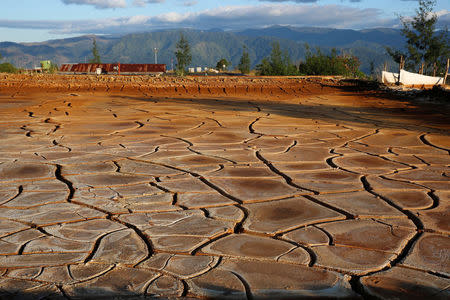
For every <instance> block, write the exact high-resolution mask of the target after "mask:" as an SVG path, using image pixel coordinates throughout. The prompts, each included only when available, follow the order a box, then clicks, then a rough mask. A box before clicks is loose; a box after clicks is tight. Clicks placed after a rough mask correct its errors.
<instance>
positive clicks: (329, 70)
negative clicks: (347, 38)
mask: <svg viewBox="0 0 450 300" xmlns="http://www.w3.org/2000/svg"><path fill="white" fill-rule="evenodd" d="M360 65H361V62H360V61H359V59H358V58H357V57H356V56H353V55H342V54H341V55H338V53H337V50H336V49H332V50H331V53H330V54H329V55H326V54H324V53H322V51H321V50H320V49H319V48H317V49H316V53H313V52H312V51H311V50H310V49H309V47H308V45H306V59H305V61H304V62H300V65H299V72H300V73H301V74H305V75H341V76H345V77H355V78H356V77H358V78H359V77H364V73H362V72H361V71H360V70H359V66H360Z"/></svg>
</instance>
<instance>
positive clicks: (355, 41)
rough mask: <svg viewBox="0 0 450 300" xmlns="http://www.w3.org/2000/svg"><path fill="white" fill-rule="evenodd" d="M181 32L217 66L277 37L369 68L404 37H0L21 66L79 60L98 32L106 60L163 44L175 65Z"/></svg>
mask: <svg viewBox="0 0 450 300" xmlns="http://www.w3.org/2000/svg"><path fill="white" fill-rule="evenodd" d="M180 33H183V35H184V36H185V37H186V38H187V40H188V41H189V45H190V46H191V52H192V64H191V65H192V66H203V67H206V66H208V67H215V66H216V63H217V61H219V60H220V59H222V58H225V59H227V60H228V61H230V62H231V63H232V66H237V64H238V63H239V59H240V57H241V55H242V50H243V47H244V45H245V46H246V47H247V49H248V52H249V54H250V59H251V61H252V67H255V65H257V64H258V63H260V62H261V60H262V59H263V58H264V57H267V56H268V55H269V54H270V52H271V49H272V44H273V43H274V42H279V43H280V46H281V48H282V49H285V50H287V51H288V53H289V55H290V57H291V59H292V61H293V62H298V61H300V60H302V59H304V57H305V52H306V48H305V43H307V44H308V45H309V46H310V47H311V48H313V49H314V48H316V47H320V49H321V50H322V51H323V52H325V53H326V52H328V51H330V50H331V49H332V48H337V49H338V50H339V51H341V52H343V53H349V54H353V55H355V56H357V57H358V58H359V59H360V61H361V69H362V70H363V71H364V72H366V73H367V72H368V71H369V69H370V64H371V62H373V64H374V66H375V67H376V68H381V66H382V65H383V64H384V62H388V64H389V65H391V66H393V65H394V63H393V61H392V60H391V58H390V57H389V56H388V55H387V54H386V51H385V47H386V46H389V47H393V48H398V49H400V48H402V47H403V45H404V42H405V40H404V38H403V36H402V35H401V34H400V31H399V30H396V29H387V28H375V29H365V30H350V29H332V28H309V27H302V28H299V27H289V26H272V27H267V28H261V29H245V30H240V31H223V30H220V29H212V30H207V31H201V30H191V29H176V30H175V29H172V30H163V31H153V32H142V33H133V34H127V35H117V36H92V35H84V36H80V37H74V38H67V39H58V40H49V41H45V42H39V43H13V42H0V54H2V56H3V57H4V58H3V61H8V62H11V63H13V64H14V65H16V66H18V67H23V68H33V67H34V66H38V65H39V61H41V60H51V61H53V62H54V63H56V64H58V65H60V64H62V63H80V62H86V61H89V59H90V58H91V57H92V41H93V38H94V37H95V39H96V41H97V45H98V49H99V52H100V57H101V59H102V62H105V63H107V62H111V63H113V62H121V63H154V57H155V56H154V50H153V49H154V48H157V49H158V54H157V59H158V63H164V64H167V68H168V69H171V68H172V66H173V65H175V64H176V59H175V55H174V52H175V51H176V43H177V41H178V40H179V39H180Z"/></svg>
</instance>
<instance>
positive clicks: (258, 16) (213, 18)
mask: <svg viewBox="0 0 450 300" xmlns="http://www.w3.org/2000/svg"><path fill="white" fill-rule="evenodd" d="M64 1H68V2H69V1H72V2H82V1H84V2H87V1H90V2H92V3H94V2H98V3H97V4H98V5H100V2H101V3H103V4H106V3H109V4H110V5H112V4H114V3H115V5H119V4H120V3H121V2H122V1H121V0H115V1H113V0H111V1H100V0H64ZM156 1H159V0H156ZM382 16H383V12H382V11H381V10H379V9H375V8H366V9H360V8H354V7H348V6H345V5H317V4H308V5H296V4H285V3H270V4H269V3H266V4H261V5H256V6H224V7H219V8H215V9H210V10H204V11H200V12H186V13H175V12H170V13H165V14H160V15H154V16H147V15H137V16H132V17H120V18H108V19H99V20H98V19H95V20H72V21H29V20H5V19H3V20H2V19H0V27H4V28H21V29H45V30H48V31H49V32H51V33H53V34H123V33H131V32H140V31H149V30H156V29H170V28H180V27H183V28H194V29H210V28H223V29H230V30H236V29H244V28H261V27H267V26H271V25H290V26H310V27H332V28H351V29H362V28H373V27H393V26H395V25H397V24H398V20H397V19H394V18H390V19H386V18H383V17H382ZM439 16H440V21H439V22H440V24H441V25H448V24H450V12H449V11H447V10H445V11H439Z"/></svg>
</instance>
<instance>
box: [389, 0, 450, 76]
mask: <svg viewBox="0 0 450 300" xmlns="http://www.w3.org/2000/svg"><path fill="white" fill-rule="evenodd" d="M435 5H436V0H419V8H418V9H416V15H415V16H414V17H413V18H407V17H402V16H400V21H401V22H402V25H403V28H402V30H401V33H402V35H403V36H404V37H405V38H406V50H407V52H406V53H402V52H400V51H398V50H393V49H390V48H386V50H387V52H388V54H389V55H391V57H392V58H393V59H394V60H396V61H397V62H398V59H399V56H404V58H405V67H406V68H407V69H409V70H417V69H418V68H420V67H421V65H422V63H423V64H424V70H426V71H431V70H432V69H433V64H434V63H436V64H437V65H438V66H440V69H441V70H442V69H443V67H444V66H445V64H446V60H447V58H448V57H449V56H450V39H449V33H448V29H447V28H446V29H445V30H441V31H436V22H437V15H436V14H435V13H433V8H434V6H435Z"/></svg>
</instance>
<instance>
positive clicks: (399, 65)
mask: <svg viewBox="0 0 450 300" xmlns="http://www.w3.org/2000/svg"><path fill="white" fill-rule="evenodd" d="M402 69H403V55H402V56H400V63H399V64H398V82H397V84H400V71H401V70H402Z"/></svg>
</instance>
